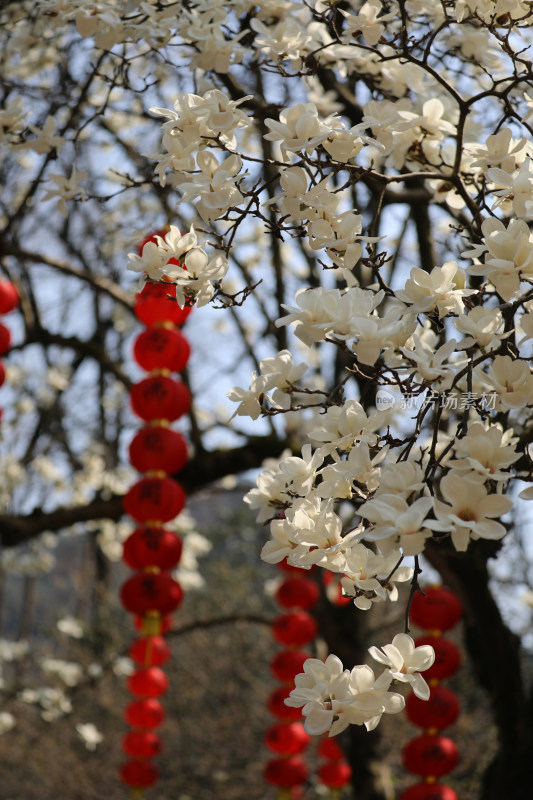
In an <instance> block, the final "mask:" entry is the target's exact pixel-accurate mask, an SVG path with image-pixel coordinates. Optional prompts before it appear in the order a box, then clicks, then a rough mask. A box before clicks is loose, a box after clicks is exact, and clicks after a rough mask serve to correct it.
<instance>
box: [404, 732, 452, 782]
mask: <svg viewBox="0 0 533 800" xmlns="http://www.w3.org/2000/svg"><path fill="white" fill-rule="evenodd" d="M402 757H403V764H404V767H405V768H406V769H407V770H408V771H409V772H413V773H414V774H415V775H421V776H422V777H424V778H427V777H429V776H433V777H435V778H439V777H440V776H441V775H446V774H447V773H448V772H451V771H452V770H453V769H454V767H455V766H456V764H457V761H458V760H459V754H458V752H457V747H456V746H455V742H454V741H452V739H448V738H447V737H446V736H438V735H432V734H428V733H424V734H422V736H417V737H416V738H415V739H411V741H410V742H408V743H407V744H406V745H405V747H404V749H403V753H402Z"/></svg>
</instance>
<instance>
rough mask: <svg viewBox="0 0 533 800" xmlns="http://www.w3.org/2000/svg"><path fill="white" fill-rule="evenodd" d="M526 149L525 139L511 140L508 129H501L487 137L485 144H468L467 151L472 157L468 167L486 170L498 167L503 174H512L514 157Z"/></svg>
mask: <svg viewBox="0 0 533 800" xmlns="http://www.w3.org/2000/svg"><path fill="white" fill-rule="evenodd" d="M525 147H526V140H525V139H523V138H522V139H519V140H516V139H513V134H512V131H511V129H510V128H502V129H501V130H499V131H498V133H493V134H491V135H490V136H488V137H487V139H486V141H485V144H484V145H482V144H468V145H467V151H468V152H469V153H470V154H471V155H472V156H474V160H473V161H472V162H471V164H470V167H471V168H472V167H478V168H479V169H482V170H487V169H489V168H490V167H499V168H500V169H503V170H504V171H505V172H513V171H514V170H515V168H516V158H515V156H516V155H518V154H519V153H522V151H523V150H524V149H525Z"/></svg>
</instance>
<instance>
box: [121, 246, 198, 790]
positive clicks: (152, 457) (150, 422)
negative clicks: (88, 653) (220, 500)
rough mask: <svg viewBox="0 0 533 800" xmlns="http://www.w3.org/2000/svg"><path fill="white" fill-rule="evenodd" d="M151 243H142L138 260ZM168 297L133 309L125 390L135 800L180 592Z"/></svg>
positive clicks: (152, 742)
mask: <svg viewBox="0 0 533 800" xmlns="http://www.w3.org/2000/svg"><path fill="white" fill-rule="evenodd" d="M156 235H158V234H152V235H151V236H149V237H147V238H146V239H145V240H144V241H143V242H141V244H140V245H139V248H138V249H139V253H142V249H143V247H144V245H145V244H146V243H147V242H150V241H155V237H156ZM175 297H176V288H175V286H173V285H172V284H166V283H154V282H151V281H148V282H147V283H146V284H145V286H144V287H143V289H142V291H141V292H140V293H139V294H138V295H137V297H136V300H135V305H134V312H135V315H136V317H137V319H138V320H139V322H141V323H143V324H144V325H145V326H146V329H145V330H144V331H142V332H141V333H140V334H139V335H138V336H137V338H136V340H135V342H134V345H133V357H134V359H135V361H136V362H137V364H138V365H139V366H140V367H141V368H142V369H143V370H145V371H146V372H147V373H149V374H148V376H147V377H146V378H144V379H143V380H141V381H139V382H138V383H136V384H134V385H133V386H132V387H131V390H130V403H131V407H132V409H133V411H134V413H135V414H136V415H137V416H138V417H140V419H141V420H142V421H143V423H144V427H142V428H141V429H140V430H139V431H138V432H137V433H136V435H135V436H134V438H133V440H132V442H131V444H130V447H129V458H130V463H131V464H132V466H133V467H134V468H135V469H136V470H138V472H140V473H141V474H142V477H141V478H140V479H139V480H138V481H137V482H136V483H134V485H133V486H132V487H131V488H130V489H129V491H128V492H127V494H126V495H125V497H124V498H123V507H124V511H125V512H126V513H127V514H129V516H130V517H132V519H134V520H135V522H136V523H137V525H138V527H137V528H136V529H135V530H134V531H133V533H132V534H131V535H130V536H129V537H128V539H127V540H126V541H125V542H124V546H123V561H124V562H125V564H126V565H127V566H128V567H129V568H130V569H132V570H134V574H133V575H132V576H131V577H129V578H128V579H127V580H126V581H125V582H124V583H123V585H122V587H121V590H120V599H121V602H122V604H123V606H124V607H125V608H126V610H127V611H129V612H130V613H131V614H133V615H134V617H135V620H134V621H135V627H136V628H137V629H138V630H139V632H140V634H141V635H140V636H139V638H137V639H135V640H134V642H133V643H132V645H131V647H130V651H129V655H130V658H131V659H132V661H133V662H134V664H135V670H134V672H133V674H132V675H130V676H129V678H128V681H127V687H128V690H129V692H130V693H131V694H132V695H133V697H134V699H133V700H132V702H130V703H129V704H128V706H127V707H126V710H125V712H124V719H125V721H126V723H127V724H128V726H129V727H130V728H131V730H130V731H129V732H128V733H126V735H125V736H124V738H123V740H122V749H123V751H124V753H125V754H126V755H127V756H128V758H129V760H128V761H126V762H125V763H124V764H122V766H121V769H120V778H121V780H122V782H123V783H125V784H126V785H127V786H129V787H130V788H131V790H132V794H133V795H134V796H142V794H143V790H144V789H145V788H146V787H148V786H151V785H153V784H154V783H155V782H156V781H157V779H158V777H159V771H158V769H157V767H156V766H155V765H154V764H153V763H151V759H153V758H154V757H156V756H157V755H158V754H159V752H160V751H161V740H160V737H159V736H158V734H157V733H155V729H157V728H158V727H159V726H160V725H161V723H162V722H163V720H164V719H165V711H164V708H163V706H162V705H161V703H160V701H159V699H158V698H160V697H161V695H163V694H164V693H165V692H166V691H167V689H168V685H169V681H168V678H167V676H166V674H165V673H164V671H163V670H162V668H161V667H162V666H163V665H164V664H165V663H166V662H167V661H168V659H169V658H170V648H169V646H168V644H167V643H166V641H165V639H164V638H163V636H164V634H165V633H166V632H168V630H169V628H170V625H171V621H170V616H169V615H170V614H171V613H172V612H173V611H175V610H176V609H177V608H178V606H179V605H180V604H181V602H182V600H183V590H182V588H181V586H180V585H179V583H178V582H177V581H176V580H174V578H173V577H172V575H171V574H170V570H172V569H174V568H175V567H176V566H177V565H178V563H179V561H180V558H181V552H182V541H181V539H180V537H179V536H178V535H177V534H176V533H174V532H173V531H171V530H168V529H167V528H165V527H164V525H165V523H168V522H169V521H170V520H172V519H174V518H175V517H176V516H177V515H178V514H179V513H180V512H181V511H182V509H183V508H184V506H185V500H186V496H185V491H184V489H183V487H182V486H181V485H180V484H179V483H178V482H177V481H176V480H174V478H173V477H170V476H173V475H175V474H176V473H178V472H180V470H182V469H183V467H184V466H185V464H186V463H187V457H188V456H187V444H186V441H185V439H184V437H183V436H182V435H181V434H180V433H178V432H177V431H174V430H172V429H171V428H170V424H171V423H172V422H174V421H175V420H177V419H179V418H180V417H181V416H183V415H184V414H185V413H186V412H187V411H188V409H189V406H190V400H191V398H190V394H189V391H188V389H187V387H186V386H185V384H184V383H183V382H181V381H180V380H177V379H176V378H174V377H172V376H171V375H172V373H180V372H182V371H183V369H184V368H185V366H186V364H187V361H188V358H189V355H190V347H189V343H188V342H187V340H186V338H185V337H184V336H183V334H182V333H181V331H180V327H181V326H182V325H183V324H184V322H185V320H186V319H187V317H188V315H189V314H190V312H191V311H192V308H183V309H182V308H180V307H179V306H178V304H177V303H176V302H175ZM173 299H174V302H173V301H172V300H173Z"/></svg>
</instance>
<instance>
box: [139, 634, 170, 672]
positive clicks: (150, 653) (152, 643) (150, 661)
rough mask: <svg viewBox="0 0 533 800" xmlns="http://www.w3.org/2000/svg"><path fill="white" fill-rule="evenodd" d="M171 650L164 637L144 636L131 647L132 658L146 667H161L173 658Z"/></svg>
mask: <svg viewBox="0 0 533 800" xmlns="http://www.w3.org/2000/svg"><path fill="white" fill-rule="evenodd" d="M171 654H172V653H171V650H170V647H169V646H168V644H167V643H166V642H165V640H164V639H163V637H162V636H143V637H142V638H141V639H136V640H135V641H134V642H133V643H132V645H131V647H130V658H131V659H132V661H135V663H136V664H143V666H145V667H160V666H161V664H165V663H166V662H167V661H168V659H169V658H170V656H171Z"/></svg>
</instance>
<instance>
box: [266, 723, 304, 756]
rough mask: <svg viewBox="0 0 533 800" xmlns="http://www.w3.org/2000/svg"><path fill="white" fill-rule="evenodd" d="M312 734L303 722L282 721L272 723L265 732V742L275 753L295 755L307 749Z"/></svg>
mask: <svg viewBox="0 0 533 800" xmlns="http://www.w3.org/2000/svg"><path fill="white" fill-rule="evenodd" d="M310 738H311V737H310V736H309V734H308V733H306V732H305V730H304V726H303V725H302V723H301V722H286V723H284V722H281V723H278V724H277V725H271V726H270V728H267V730H266V732H265V744H266V746H267V747H268V748H269V749H270V750H272V751H273V752H274V753H278V754H279V755H284V756H295V755H298V753H301V752H302V750H305V748H306V747H307V745H308V744H309V740H310Z"/></svg>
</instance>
